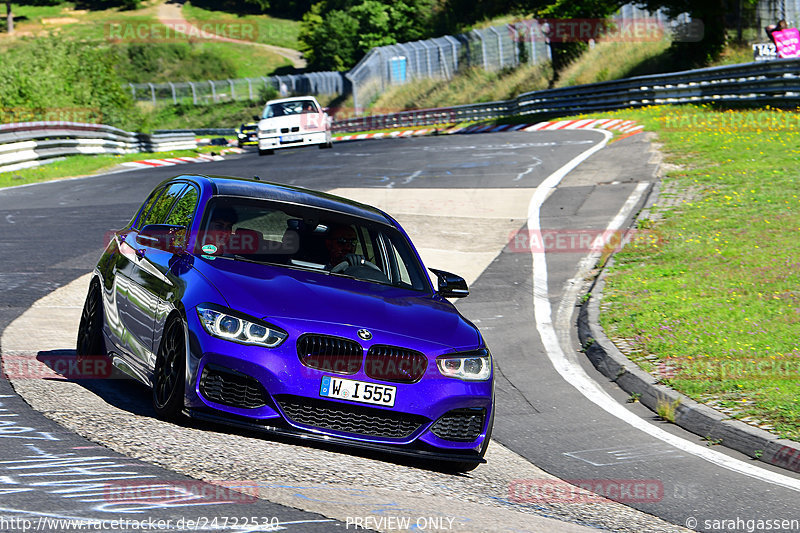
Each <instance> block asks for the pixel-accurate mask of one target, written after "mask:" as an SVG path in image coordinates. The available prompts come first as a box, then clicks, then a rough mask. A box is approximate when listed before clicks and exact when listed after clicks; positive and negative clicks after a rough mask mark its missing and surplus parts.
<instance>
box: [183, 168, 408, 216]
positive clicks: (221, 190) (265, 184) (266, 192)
mask: <svg viewBox="0 0 800 533" xmlns="http://www.w3.org/2000/svg"><path fill="white" fill-rule="evenodd" d="M179 179H180V180H186V179H189V180H192V181H194V182H195V183H197V184H198V185H200V186H201V187H207V188H211V191H212V192H211V193H212V195H214V196H237V197H241V198H256V199H263V200H272V201H277V202H285V203H290V204H297V205H307V206H311V207H317V208H319V209H325V210H328V211H335V212H337V213H342V214H348V215H352V216H357V217H361V218H365V219H367V220H371V221H374V222H379V223H382V224H387V225H390V226H394V225H395V224H394V222H393V220H392V219H391V218H390V217H389V216H388V215H387V214H386V213H384V212H383V211H381V210H380V209H377V208H375V207H372V206H370V205H366V204H362V203H359V202H356V201H353V200H349V199H347V198H343V197H341V196H336V195H333V194H328V193H324V192H321V191H315V190H311V189H304V188H302V187H295V186H291V185H283V184H280V183H273V182H269V181H261V180H259V179H255V178H239V177H234V176H215V175H203V174H191V175H188V174H185V175H181V176H176V177H174V178H172V179H170V180H168V181H172V180H179Z"/></svg>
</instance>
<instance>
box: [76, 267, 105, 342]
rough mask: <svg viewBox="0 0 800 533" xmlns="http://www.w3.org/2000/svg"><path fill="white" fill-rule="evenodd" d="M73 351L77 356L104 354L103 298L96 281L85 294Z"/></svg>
mask: <svg viewBox="0 0 800 533" xmlns="http://www.w3.org/2000/svg"><path fill="white" fill-rule="evenodd" d="M75 353H76V355H77V356H78V357H79V358H82V357H92V356H100V355H106V346H105V342H104V341H103V300H102V296H101V294H100V284H99V283H98V282H97V281H92V283H91V285H90V286H89V292H88V293H87V294H86V301H85V302H84V304H83V311H81V321H80V325H79V326H78V340H77V343H76V346H75Z"/></svg>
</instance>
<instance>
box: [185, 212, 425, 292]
mask: <svg viewBox="0 0 800 533" xmlns="http://www.w3.org/2000/svg"><path fill="white" fill-rule="evenodd" d="M201 227H202V230H201V232H200V234H199V235H198V238H197V239H196V242H197V245H196V250H195V253H198V254H203V255H207V256H213V257H224V258H229V259H239V260H245V261H252V262H257V263H265V264H271V265H278V266H282V267H287V268H297V269H303V270H316V271H319V272H323V273H326V274H331V275H337V276H346V277H351V278H355V279H359V280H362V281H367V282H372V283H381V284H388V285H392V286H396V287H403V288H408V289H413V290H418V291H425V290H428V289H429V287H428V285H427V283H426V281H425V280H426V279H427V278H426V277H424V276H425V274H424V270H423V267H422V265H420V264H419V261H418V260H417V257H416V255H415V253H414V252H413V250H412V248H411V245H410V244H409V243H408V241H407V240H406V238H405V237H404V236H403V235H402V234H401V233H400V232H399V231H398V230H397V229H395V228H393V227H391V226H387V225H384V224H379V223H375V222H371V221H369V220H365V219H361V218H357V217H352V216H347V215H343V214H340V213H331V212H329V211H325V210H320V209H315V208H311V207H307V206H298V205H289V204H282V203H279V202H270V201H265V200H252V199H243V198H227V197H219V198H215V199H212V200H211V201H210V202H209V204H208V206H207V208H206V212H205V214H204V216H203V222H202V226H201Z"/></svg>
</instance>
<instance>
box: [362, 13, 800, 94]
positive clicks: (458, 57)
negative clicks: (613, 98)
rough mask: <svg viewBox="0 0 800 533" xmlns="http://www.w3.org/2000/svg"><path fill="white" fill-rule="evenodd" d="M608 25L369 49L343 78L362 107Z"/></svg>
mask: <svg viewBox="0 0 800 533" xmlns="http://www.w3.org/2000/svg"><path fill="white" fill-rule="evenodd" d="M797 1H799V2H800V0H797ZM613 21H614V24H615V25H617V26H618V27H625V28H628V29H630V27H631V24H630V23H631V21H634V22H635V21H645V22H646V24H647V28H651V29H652V28H653V27H655V28H658V29H659V30H660V32H656V33H657V35H655V34H654V35H655V37H663V36H664V34H665V33H670V32H674V31H676V30H677V29H678V28H681V27H683V26H685V25H686V24H688V23H689V22H690V19H689V17H688V15H681V16H680V17H677V18H672V19H671V18H669V17H667V16H666V14H665V13H663V12H661V11H657V12H655V13H651V12H648V11H646V10H643V9H639V8H637V7H636V6H635V5H633V4H629V5H626V6H624V7H623V8H621V9H620V11H619V12H618V13H617V14H616V15H615V17H613ZM644 27H645V26H642V28H644ZM608 28H609V25H607V24H606V22H605V21H604V20H593V21H590V20H581V21H574V20H573V21H567V20H564V21H545V20H534V19H529V20H523V21H518V22H515V23H512V24H505V25H501V26H492V27H489V28H484V29H481V30H477V29H476V30H472V31H470V32H469V33H464V34H460V35H456V36H445V37H439V38H436V39H428V40H425V41H414V42H410V43H402V44H394V45H389V46H382V47H379V48H373V49H372V50H371V51H370V52H369V53H368V54H367V55H366V56H365V57H364V58H363V59H362V60H361V61H360V62H359V63H358V65H356V66H355V67H354V68H353V69H352V70H351V71H350V72H348V73H347V74H346V76H347V78H348V79H349V80H350V82H351V83H352V90H353V100H354V107H355V108H356V109H361V108H364V107H366V106H367V105H369V104H370V103H371V102H372V101H374V100H375V98H377V96H378V95H380V94H381V93H382V92H384V91H385V90H386V89H387V88H388V87H390V86H392V85H400V84H404V83H409V82H413V81H414V80H418V79H423V78H440V79H450V78H452V77H453V75H454V74H456V73H457V72H459V71H460V70H462V69H464V68H470V67H478V68H482V69H484V70H487V71H493V70H500V69H503V68H506V67H517V66H519V65H520V64H523V63H530V64H536V63H541V62H543V61H547V60H549V59H550V47H549V42H550V41H552V40H554V39H556V38H559V39H564V38H565V37H564V35H563V34H562V35H559V32H565V31H566V32H569V35H568V36H567V38H574V39H575V40H589V38H590V37H591V35H594V34H595V33H596V32H598V30H600V31H605V30H607V29H608ZM640 29H641V28H639V27H636V28H635V30H636V31H639V30H640ZM575 32H580V34H576V33H575Z"/></svg>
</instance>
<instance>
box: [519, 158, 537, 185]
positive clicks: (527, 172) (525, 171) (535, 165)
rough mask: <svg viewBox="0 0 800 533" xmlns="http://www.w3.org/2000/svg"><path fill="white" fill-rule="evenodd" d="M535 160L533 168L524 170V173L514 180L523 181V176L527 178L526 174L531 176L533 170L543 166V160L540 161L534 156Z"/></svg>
mask: <svg viewBox="0 0 800 533" xmlns="http://www.w3.org/2000/svg"><path fill="white" fill-rule="evenodd" d="M533 160H534V161H535V163H534V164H532V165H531V166H529V167H528V168H526V169H525V170H523V171H522V172H520V173H519V174H517V177H516V178H514V181H519V180H521V179H522V177H523V176H525V175H526V174H530V173H531V172H533V169H535V168H536V167H538V166H540V165H541V164H542V160H541V159H539V158H538V157H535V156H534V157H533Z"/></svg>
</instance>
